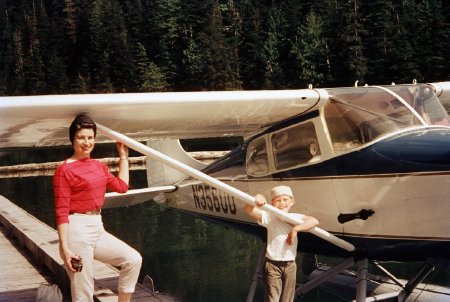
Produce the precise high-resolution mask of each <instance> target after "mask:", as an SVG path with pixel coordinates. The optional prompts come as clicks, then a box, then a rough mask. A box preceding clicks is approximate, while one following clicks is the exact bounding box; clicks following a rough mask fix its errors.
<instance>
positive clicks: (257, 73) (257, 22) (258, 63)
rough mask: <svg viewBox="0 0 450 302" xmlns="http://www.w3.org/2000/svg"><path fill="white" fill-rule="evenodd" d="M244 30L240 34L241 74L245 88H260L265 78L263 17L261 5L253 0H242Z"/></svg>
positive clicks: (241, 9)
mask: <svg viewBox="0 0 450 302" xmlns="http://www.w3.org/2000/svg"><path fill="white" fill-rule="evenodd" d="M241 2H242V3H241V6H240V14H241V15H242V31H241V34H240V41H241V42H240V47H239V48H240V50H239V60H240V74H241V80H242V82H243V87H244V89H258V88H259V87H261V84H262V82H263V78H264V56H263V52H262V48H263V44H262V40H263V30H262V26H263V25H262V23H263V20H262V19H263V17H262V16H261V7H260V6H257V5H253V3H252V1H251V0H243V1H241Z"/></svg>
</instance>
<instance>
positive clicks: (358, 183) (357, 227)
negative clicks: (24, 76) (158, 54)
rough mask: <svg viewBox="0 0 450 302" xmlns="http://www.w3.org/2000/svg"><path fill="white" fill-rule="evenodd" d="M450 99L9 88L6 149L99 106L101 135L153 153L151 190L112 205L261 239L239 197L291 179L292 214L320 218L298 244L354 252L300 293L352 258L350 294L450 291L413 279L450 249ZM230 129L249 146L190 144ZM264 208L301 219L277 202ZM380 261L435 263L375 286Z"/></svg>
mask: <svg viewBox="0 0 450 302" xmlns="http://www.w3.org/2000/svg"><path fill="white" fill-rule="evenodd" d="M449 104H450V82H438V83H423V84H421V83H416V82H413V83H412V84H402V85H396V84H392V85H384V86H368V85H365V86H358V85H355V86H354V87H342V88H313V87H308V88H307V89H297V90H265V91H209V92H164V93H120V94H84V95H39V96H12V97H1V98H0V120H1V123H0V148H3V149H13V148H23V147H27V148H39V147H44V146H57V145H63V144H67V143H68V139H67V133H68V126H69V125H70V123H71V121H72V120H73V118H74V117H75V116H76V115H77V114H80V113H85V114H89V115H90V116H91V117H92V118H93V119H94V120H95V121H96V123H97V128H98V131H99V132H100V133H101V134H102V135H99V136H98V138H97V141H98V142H107V141H120V142H123V143H125V144H126V145H128V146H129V147H130V148H132V149H134V150H136V151H138V152H140V153H142V154H144V155H146V166H147V180H148V188H143V189H136V190H130V191H129V192H128V193H126V194H115V193H108V194H107V196H106V199H105V207H121V206H130V205H133V204H137V203H141V202H145V201H150V200H153V201H156V202H162V203H165V204H167V206H168V207H170V208H174V209H177V210H179V211H182V212H183V213H186V214H190V215H195V216H197V217H200V218H202V219H205V220H208V221H211V222H214V223H220V224H222V225H224V226H226V227H230V228H234V229H237V230H240V231H244V232H248V233H250V234H253V235H255V236H258V237H260V238H261V240H263V241H264V240H265V230H264V229H263V228H262V227H260V226H259V225H258V224H256V223H255V222H254V221H253V220H252V219H251V218H250V217H249V216H248V215H247V214H246V213H245V212H244V210H243V208H244V206H245V205H246V204H254V202H255V198H254V195H255V194H256V193H262V194H267V193H268V192H269V191H270V189H271V188H272V187H274V186H276V185H280V184H284V185H288V186H290V187H291V188H292V189H293V192H294V196H295V200H296V203H295V206H294V208H293V209H292V212H297V213H304V214H307V215H310V216H314V217H316V218H317V219H318V220H319V221H320V225H319V226H318V227H315V228H314V229H311V230H310V231H308V232H304V233H301V234H299V237H300V240H299V251H300V252H303V253H308V254H319V255H328V256H335V257H342V259H344V261H343V262H342V263H341V264H338V265H336V266H335V267H333V268H330V269H328V270H327V271H326V272H325V273H323V274H319V276H318V277H316V278H314V279H312V280H310V281H308V282H307V283H305V284H302V285H300V286H299V288H298V289H297V294H298V295H299V296H301V295H303V294H304V293H306V292H307V291H309V290H311V289H312V288H314V287H317V286H319V285H321V284H323V283H324V282H327V281H328V280H329V279H330V278H332V277H333V276H336V275H337V274H339V273H341V272H343V271H344V270H346V269H347V268H349V267H351V266H352V265H354V264H356V265H357V267H358V273H357V275H356V283H355V284H356V293H355V300H354V301H357V302H362V301H381V300H388V299H395V301H412V300H408V299H412V298H414V299H415V300H414V301H447V300H448V299H450V292H449V290H446V291H445V290H444V291H442V293H441V294H442V295H439V297H438V298H436V296H434V298H433V300H424V299H423V297H424V296H425V295H422V300H420V299H419V298H418V294H415V293H414V291H415V289H416V287H417V286H418V284H420V282H422V281H423V279H424V278H425V277H426V276H427V275H428V274H429V273H430V272H431V271H432V270H434V269H435V267H436V266H438V267H439V266H444V267H445V266H448V261H449V260H450V214H449V213H450V119H449V117H448V114H447V112H446V110H445V108H444V106H448V105H449ZM232 136H240V137H242V138H243V143H242V145H240V146H239V147H237V148H235V149H234V150H231V151H230V152H228V153H227V154H226V155H224V156H223V157H221V158H219V159H217V160H215V161H214V162H212V163H210V164H205V163H203V162H200V161H198V160H195V159H193V158H192V157H191V156H190V155H189V154H188V153H187V152H186V151H185V150H184V149H183V148H182V146H181V144H180V139H192V138H207V137H215V138H217V137H224V138H225V137H232ZM262 209H263V210H266V211H270V212H272V213H274V214H275V215H277V216H278V217H279V218H280V219H283V220H285V221H287V222H289V223H292V224H296V223H300V222H299V221H296V220H293V219H292V218H291V217H290V216H289V215H287V214H285V213H283V212H281V211H278V210H277V209H276V208H274V207H272V206H271V205H264V206H263V207H262ZM263 254H264V253H261V257H260V258H261V259H262V257H263ZM261 259H260V261H258V265H257V267H258V266H260V264H261ZM380 261H402V262H405V261H425V265H424V267H423V268H422V269H421V270H420V271H419V272H418V273H417V275H416V276H415V277H414V278H412V279H411V280H409V281H408V282H407V283H402V282H400V281H399V280H398V279H396V277H395V276H393V275H392V274H390V273H389V272H387V271H386V274H387V275H388V276H389V278H390V279H391V280H393V282H394V283H396V284H397V285H398V286H399V290H393V291H392V292H390V293H385V292H384V293H382V294H379V295H375V296H369V295H368V286H369V284H368V281H367V280H368V277H367V270H368V266H369V262H370V263H372V264H374V265H376V266H377V267H379V268H380V269H383V268H382V267H381V266H380V265H379V262H380ZM257 271H258V270H257V269H255V275H256V273H257ZM255 282H257V281H255V278H253V282H252V286H251V289H250V291H249V298H248V301H251V300H252V297H253V294H254V290H255ZM421 293H422V292H421ZM425 299H426V298H425ZM439 299H441V300H439ZM446 299H447V300H446ZM389 301H394V300H389Z"/></svg>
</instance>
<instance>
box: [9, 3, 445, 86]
mask: <svg viewBox="0 0 450 302" xmlns="http://www.w3.org/2000/svg"><path fill="white" fill-rule="evenodd" d="M449 50H450V3H449V1H445V0H400V1H399V0H370V1H363V0H270V1H269V0H260V1H257V0H0V95H31V94H67V93H110V92H151V91H198V90H239V89H289V88H306V87H307V86H308V85H309V84H312V85H313V86H314V87H340V86H353V85H354V83H355V81H358V82H359V84H360V85H362V84H364V83H368V84H374V85H375V84H376V85H380V84H390V83H391V82H395V83H411V82H412V81H413V79H416V80H417V81H418V82H432V81H445V80H449V79H450V63H449V62H450V51H449Z"/></svg>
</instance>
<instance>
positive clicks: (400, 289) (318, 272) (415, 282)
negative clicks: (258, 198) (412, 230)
mask: <svg viewBox="0 0 450 302" xmlns="http://www.w3.org/2000/svg"><path fill="white" fill-rule="evenodd" d="M265 250H266V244H263V246H262V248H261V252H260V255H259V258H258V262H257V264H256V266H255V271H254V274H253V277H252V283H251V286H250V290H249V293H248V296H247V302H252V301H253V298H254V295H255V290H256V286H257V283H258V280H259V279H261V278H262V274H263V263H264V255H265ZM305 262H306V263H305ZM355 264H356V268H357V271H356V272H352V271H350V270H349V269H350V268H351V267H353V266H355ZM370 264H372V265H373V266H375V267H376V268H378V269H379V270H380V271H381V272H383V274H384V275H385V276H374V275H373V274H370V273H369V271H368V270H369V260H368V259H367V258H361V259H357V260H355V259H354V258H351V257H350V258H347V259H344V260H343V261H342V262H341V263H339V264H338V265H335V266H334V267H328V266H320V267H318V266H316V265H315V257H313V256H311V255H305V257H304V262H303V263H302V270H303V273H304V274H309V275H310V280H309V281H308V282H306V283H304V284H300V285H299V286H298V287H297V289H296V296H297V299H299V300H300V301H301V298H299V297H301V296H303V295H305V294H306V293H308V292H309V291H311V290H313V289H315V288H317V287H318V286H321V285H325V283H327V284H326V286H327V288H329V289H333V290H334V291H338V292H340V294H342V293H344V292H345V294H342V296H341V297H342V298H343V299H347V298H349V297H351V298H349V300H348V301H352V302H371V301H391V302H392V301H395V302H407V301H440V302H441V301H447V300H446V299H447V298H448V297H449V296H450V290H449V289H447V288H443V287H439V286H435V285H430V284H427V285H426V286H425V285H424V284H423V283H422V282H423V280H424V279H425V278H426V277H427V276H428V274H429V273H430V272H432V271H433V270H434V269H435V266H434V265H433V264H430V263H425V264H424V265H423V266H422V268H421V269H420V270H419V272H418V273H417V274H416V275H415V276H414V277H413V278H411V279H410V280H409V281H406V280H399V279H397V278H396V277H395V276H394V275H393V274H391V273H390V272H389V271H388V270H386V269H385V268H384V267H383V266H381V265H380V264H379V263H378V262H377V261H370ZM425 288H426V289H425ZM353 297H354V300H351V299H353Z"/></svg>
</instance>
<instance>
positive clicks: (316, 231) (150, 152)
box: [97, 124, 355, 252]
mask: <svg viewBox="0 0 450 302" xmlns="http://www.w3.org/2000/svg"><path fill="white" fill-rule="evenodd" d="M97 129H98V130H99V131H100V132H101V133H102V134H104V135H105V136H107V137H109V138H111V139H113V140H115V141H118V142H121V143H123V144H125V145H127V146H128V147H130V148H132V149H134V150H136V151H138V152H140V153H142V154H144V155H147V156H150V157H151V158H153V159H155V160H159V161H161V162H163V163H164V164H166V165H168V166H169V167H171V168H174V169H177V170H179V171H181V172H183V173H185V174H187V175H189V176H191V177H193V178H195V179H198V180H201V181H203V182H204V183H206V184H209V185H210V186H213V187H216V188H218V189H220V190H222V191H224V192H226V193H228V194H230V195H232V196H234V197H236V198H238V199H240V200H242V201H243V202H245V203H247V204H250V205H255V197H254V196H251V195H249V194H247V193H245V192H242V191H240V190H238V189H236V188H235V187H232V186H230V185H228V184H226V183H223V182H221V181H219V180H217V179H215V178H213V177H211V176H209V175H207V174H205V173H203V172H200V171H198V170H196V169H194V168H192V167H190V166H188V165H186V164H184V163H182V162H179V161H177V160H175V159H173V158H171V157H169V156H167V155H165V154H163V153H161V152H158V151H156V150H154V149H152V148H150V147H148V146H146V145H144V144H142V143H140V142H137V141H135V140H134V139H132V138H129V137H127V136H126V135H123V134H121V133H118V132H116V131H114V130H112V129H109V128H107V127H105V126H103V125H100V124H97ZM261 209H263V210H265V211H267V212H271V213H273V214H274V215H276V216H277V217H278V218H280V219H283V220H284V221H286V222H288V223H291V224H294V225H295V224H300V223H301V221H298V220H297V219H293V218H291V217H290V216H289V215H287V214H286V213H285V212H283V211H281V210H279V209H277V208H275V207H273V206H271V205H269V204H265V205H264V206H262V207H261ZM308 232H309V233H311V234H313V235H315V236H318V237H320V238H322V239H324V240H326V241H328V242H330V243H332V244H334V245H337V246H339V247H341V248H343V249H345V250H347V251H349V252H352V251H354V250H355V246H354V245H353V244H351V243H349V242H347V241H345V240H342V239H340V238H338V237H336V236H334V235H332V234H330V233H329V232H327V231H325V230H322V229H320V228H318V227H314V228H313V229H311V230H309V231H308Z"/></svg>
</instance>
